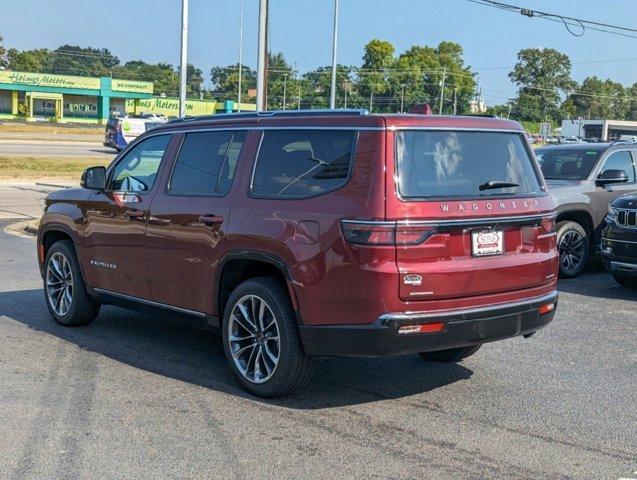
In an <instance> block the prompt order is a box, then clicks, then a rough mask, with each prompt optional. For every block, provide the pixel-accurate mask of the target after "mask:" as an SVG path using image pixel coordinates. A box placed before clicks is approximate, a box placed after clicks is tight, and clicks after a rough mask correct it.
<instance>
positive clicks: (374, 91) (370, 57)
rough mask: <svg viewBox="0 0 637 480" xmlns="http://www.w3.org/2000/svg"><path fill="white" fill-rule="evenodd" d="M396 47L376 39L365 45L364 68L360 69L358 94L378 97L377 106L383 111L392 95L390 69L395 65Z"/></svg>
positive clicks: (371, 99) (369, 97)
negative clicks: (387, 98) (385, 103)
mask: <svg viewBox="0 0 637 480" xmlns="http://www.w3.org/2000/svg"><path fill="white" fill-rule="evenodd" d="M395 51H396V49H395V48H394V46H393V45H392V44H391V43H389V42H387V41H385V40H379V39H374V40H371V41H370V42H369V43H368V44H367V45H365V51H364V53H363V66H362V67H361V68H360V69H359V71H358V75H359V82H358V92H359V93H360V95H361V96H362V97H364V98H366V99H367V98H368V99H370V101H372V103H373V97H376V105H378V109H379V110H383V106H382V104H383V103H384V102H385V100H386V99H385V97H386V96H387V95H388V94H389V93H390V91H391V88H390V82H389V77H390V73H389V69H390V68H391V67H392V66H393V64H394V53H395Z"/></svg>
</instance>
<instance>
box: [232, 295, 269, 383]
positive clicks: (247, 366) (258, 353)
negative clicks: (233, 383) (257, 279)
mask: <svg viewBox="0 0 637 480" xmlns="http://www.w3.org/2000/svg"><path fill="white" fill-rule="evenodd" d="M228 343H229V346H230V352H231V354H232V360H233V361H234V364H235V366H236V367H237V369H238V370H239V372H240V373H241V375H242V376H243V377H244V378H245V379H246V380H248V381H249V382H252V383H257V384H259V383H265V382H267V381H268V380H269V379H270V378H272V375H274V372H275V370H276V367H277V365H278V364H279V358H280V347H281V341H280V336H279V325H278V323H277V319H276V317H275V315H274V313H273V312H272V309H271V308H270V306H269V305H268V304H267V303H266V301H265V300H264V299H263V298H261V297H259V296H257V295H245V296H243V297H241V298H240V299H239V300H238V301H237V303H236V304H235V305H234V307H233V309H232V313H231V314H230V321H229V325H228Z"/></svg>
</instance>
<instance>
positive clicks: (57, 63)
mask: <svg viewBox="0 0 637 480" xmlns="http://www.w3.org/2000/svg"><path fill="white" fill-rule="evenodd" d="M119 63H120V62H119V58H117V57H116V56H114V55H113V54H112V53H111V52H110V50H108V49H107V48H93V47H78V46H75V45H62V46H61V47H58V48H56V49H55V50H53V51H52V52H50V53H49V54H48V55H47V56H46V60H45V62H44V64H43V65H42V71H45V72H48V73H57V74H61V75H82V76H87V77H102V76H110V75H111V73H112V71H113V69H114V68H115V67H116V66H118V65H119Z"/></svg>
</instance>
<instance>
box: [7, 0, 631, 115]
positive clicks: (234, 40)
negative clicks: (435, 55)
mask: <svg viewBox="0 0 637 480" xmlns="http://www.w3.org/2000/svg"><path fill="white" fill-rule="evenodd" d="M243 1H244V5H245V10H244V12H245V13H244V42H243V43H244V62H245V63H246V64H248V65H250V66H252V67H254V66H255V65H256V43H257V15H258V3H259V2H258V0H243ZM503 1H504V0H503ZM507 3H510V4H514V5H518V6H522V7H527V8H533V9H535V10H542V11H546V12H551V13H559V14H562V15H567V16H571V17H578V18H583V19H586V20H594V21H598V22H603V23H608V24H613V25H620V26H625V27H630V28H637V15H635V6H636V4H637V0H612V2H611V1H608V0H607V1H604V2H602V1H600V0H560V1H559V2H558V1H555V0H508V1H507ZM240 4H241V0H190V23H189V47H188V48H189V50H188V52H189V62H190V63H193V64H195V65H196V66H198V67H199V68H201V69H202V70H203V71H204V72H205V76H206V77H209V75H208V74H207V72H209V70H210V67H211V66H213V65H229V64H233V63H236V62H237V61H238V56H239V18H240V14H239V12H240ZM333 4H334V1H333V0H270V48H271V50H272V51H273V52H282V53H283V54H284V55H285V57H286V58H287V59H288V61H289V62H291V63H292V64H296V65H297V67H298V69H299V70H300V71H301V72H304V71H307V70H312V69H314V68H316V67H319V66H324V65H329V64H330V63H331V50H332V43H331V42H332V22H333ZM611 4H612V7H611V6H610V5H611ZM339 18H340V26H339V42H338V62H339V63H342V64H353V65H360V64H361V63H362V59H361V57H362V54H363V47H364V45H365V44H366V43H367V42H368V41H369V40H371V39H373V38H380V39H383V40H388V41H390V42H391V43H393V44H394V46H395V47H396V52H397V54H399V53H400V52H402V51H404V50H406V49H408V48H410V47H411V46H412V45H429V46H436V45H438V43H439V42H441V41H444V40H449V41H454V42H458V43H459V44H460V45H461V46H462V47H463V49H464V58H465V61H466V63H467V64H468V65H470V66H472V67H473V70H474V71H476V72H477V73H478V74H479V85H480V87H482V90H483V94H484V98H485V100H486V102H487V103H488V104H490V105H492V104H497V103H505V102H506V101H507V99H509V98H511V97H513V96H514V95H515V90H516V89H515V87H514V86H513V85H512V84H511V82H510V81H509V79H508V76H507V74H508V72H509V71H510V70H511V68H512V67H513V65H514V64H515V62H516V55H517V52H518V51H519V50H521V49H523V48H529V47H550V48H555V49H557V50H559V51H561V52H563V53H566V54H567V55H569V56H570V58H571V61H572V62H573V63H574V65H573V70H572V74H573V78H574V79H575V80H578V81H581V80H583V79H584V78H585V77H587V76H590V75H597V76H598V77H601V78H604V79H605V78H611V79H613V80H614V81H618V82H621V83H623V84H625V85H630V84H633V83H634V82H637V74H636V72H637V39H636V38H625V37H620V36H615V35H611V34H607V33H601V32H595V31H587V32H586V33H585V34H584V35H583V36H582V37H575V36H573V35H571V34H569V33H568V32H567V31H566V29H565V28H564V26H563V25H561V24H559V23H553V22H549V21H545V20H541V19H537V18H527V17H524V16H522V15H520V14H515V13H510V12H506V11H503V10H499V9H494V8H489V7H485V6H481V5H477V4H475V3H471V2H469V1H467V0H340V16H339ZM180 22H181V0H107V1H105V0H100V1H98V0H54V1H52V0H20V1H15V0H0V35H2V36H4V44H5V47H6V48H11V47H15V48H18V49H31V48H41V47H47V48H52V49H53V48H56V47H58V46H60V45H62V44H65V43H68V44H72V45H80V46H92V47H106V48H108V49H110V50H111V52H112V53H113V54H114V55H116V56H117V57H119V59H120V60H121V61H122V62H125V61H127V60H134V59H142V60H145V61H147V62H159V61H163V62H168V63H171V64H173V65H176V64H178V63H179V42H180V27H181V25H180ZM620 59H621V61H618V60H620Z"/></svg>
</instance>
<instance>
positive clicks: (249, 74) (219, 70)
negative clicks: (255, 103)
mask: <svg viewBox="0 0 637 480" xmlns="http://www.w3.org/2000/svg"><path fill="white" fill-rule="evenodd" d="M210 80H211V81H212V87H213V93H214V95H215V96H216V97H217V98H236V97H237V94H238V91H239V64H238V63H236V64H234V65H227V66H225V67H212V69H211V70H210ZM256 81H257V72H256V71H255V70H254V69H252V68H250V67H248V66H247V65H243V66H242V67H241V96H242V101H248V100H249V99H250V98H249V97H248V90H249V89H253V88H255V87H256Z"/></svg>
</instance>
